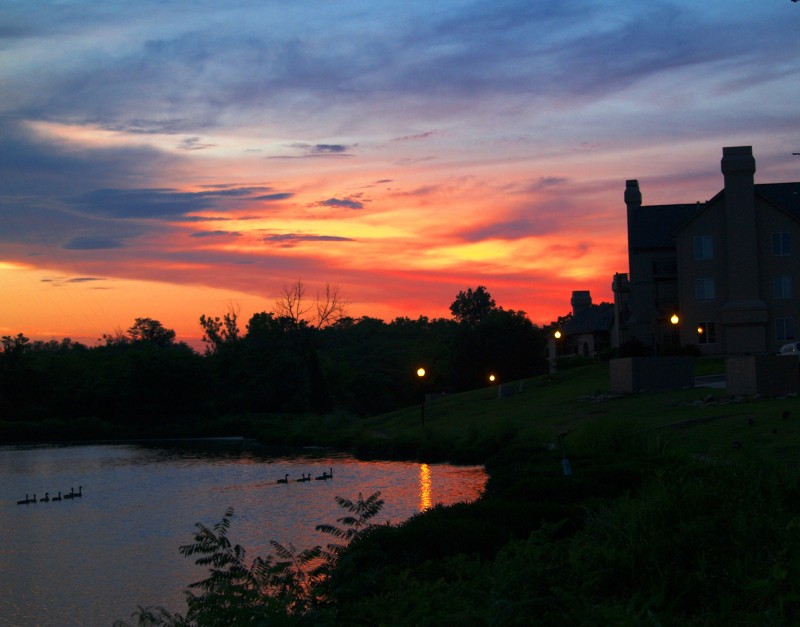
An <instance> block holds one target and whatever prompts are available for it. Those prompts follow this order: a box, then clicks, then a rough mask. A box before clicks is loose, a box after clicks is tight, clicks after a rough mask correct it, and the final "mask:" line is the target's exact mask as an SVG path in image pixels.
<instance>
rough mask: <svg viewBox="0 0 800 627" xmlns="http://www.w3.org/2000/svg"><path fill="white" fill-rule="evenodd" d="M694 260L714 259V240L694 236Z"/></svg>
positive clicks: (709, 237)
mask: <svg viewBox="0 0 800 627" xmlns="http://www.w3.org/2000/svg"><path fill="white" fill-rule="evenodd" d="M787 235H788V234H787ZM694 258H695V259H698V260H700V259H713V258H714V240H713V239H712V237H711V236H710V235H695V236H694Z"/></svg>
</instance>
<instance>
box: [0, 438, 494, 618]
mask: <svg viewBox="0 0 800 627" xmlns="http://www.w3.org/2000/svg"><path fill="white" fill-rule="evenodd" d="M331 468H333V478H332V479H330V480H327V481H315V480H313V479H312V481H309V482H296V481H294V480H295V479H298V478H300V477H301V476H302V475H303V474H306V475H307V474H309V473H310V474H311V475H312V478H313V477H316V476H318V475H321V474H322V473H323V471H329V470H330V469H331ZM286 474H288V475H289V482H288V483H286V484H276V481H277V479H279V478H282V477H284V476H285V475H286ZM0 478H2V485H3V487H4V494H3V495H2V498H3V500H4V502H3V503H1V504H0V529H2V530H3V534H4V537H3V542H2V544H1V545H0V590H2V591H3V593H2V594H0V617H2V618H0V623H4V621H7V624H17V625H28V624H36V625H43V626H47V625H68V624H110V623H111V622H113V621H114V620H115V619H126V618H127V617H128V616H129V615H130V612H132V611H133V610H134V609H135V608H136V605H138V604H141V605H145V606H146V605H164V606H166V607H167V608H168V609H170V610H171V611H181V612H183V611H185V606H184V601H183V594H182V591H183V589H184V587H185V586H186V585H187V584H189V583H191V582H193V581H197V580H198V579H200V578H202V577H203V576H204V574H205V572H204V571H203V570H202V569H199V568H198V567H196V566H195V565H194V564H193V563H192V561H191V560H189V559H185V558H182V557H180V555H179V553H178V547H179V546H180V545H181V544H186V543H187V542H190V541H191V535H192V532H193V531H194V524H195V523H196V522H202V523H203V524H206V525H213V524H215V523H217V522H219V520H220V519H221V517H222V514H223V513H224V512H225V510H226V509H227V508H228V507H229V506H233V507H234V508H235V511H236V514H235V517H234V519H233V521H232V527H231V531H230V537H231V539H232V540H233V541H234V542H236V543H239V544H241V545H242V546H244V547H245V548H246V549H247V554H248V559H252V558H254V557H256V556H258V555H261V556H266V555H267V554H269V553H271V552H272V551H273V549H272V547H271V545H270V544H269V541H270V540H273V539H274V540H277V541H278V542H280V543H281V544H284V545H286V544H288V543H292V544H293V545H294V546H296V547H297V548H298V549H300V550H302V549H304V548H310V547H312V546H314V545H316V544H325V543H327V542H329V541H330V538H329V537H328V536H324V535H323V534H320V533H318V532H316V531H315V529H314V527H315V526H316V525H318V524H322V523H332V524H333V523H335V521H336V519H337V518H340V517H341V516H342V515H343V512H342V510H341V509H340V508H339V507H338V506H337V504H336V502H335V497H336V496H342V497H345V498H348V499H355V498H357V495H358V493H359V492H360V493H362V494H363V495H364V497H365V498H366V497H367V496H369V495H370V494H372V493H373V492H376V491H380V492H381V498H383V499H384V500H385V506H384V509H383V510H382V512H381V515H380V517H379V519H378V520H376V521H375V522H383V521H390V522H394V523H397V522H401V521H403V520H405V519H407V518H409V517H410V516H412V515H413V514H415V513H416V512H418V511H422V510H424V509H427V508H429V507H431V506H432V505H434V504H436V503H446V504H447V503H454V502H458V501H464V500H473V499H474V498H476V497H477V496H478V495H479V494H480V492H481V491H482V490H483V487H484V484H485V474H484V472H483V469H482V468H480V467H456V466H448V465H439V464H431V465H428V464H422V465H420V464H414V463H405V462H362V461H359V460H356V459H353V458H352V457H349V456H345V455H337V456H321V455H320V454H319V453H316V454H306V455H296V456H293V457H272V456H269V455H268V453H267V452H265V451H263V450H260V449H251V448H248V447H246V446H244V445H243V444H242V443H237V444H235V445H234V446H233V447H232V448H227V449H225V450H223V451H215V450H202V451H198V450H196V449H192V448H191V447H186V446H181V447H175V446H171V447H169V448H164V447H155V446H149V447H142V446H133V445H113V446H75V447H60V448H56V447H30V448H18V447H0ZM79 485H80V486H83V498H81V499H73V500H67V501H63V502H57V503H54V502H50V503H38V504H36V505H17V504H16V501H17V500H19V499H21V498H23V497H24V495H25V494H26V493H29V494H33V493H34V492H36V493H38V494H40V495H41V494H44V493H45V492H48V491H49V492H50V494H51V495H52V494H55V493H57V492H58V491H59V490H61V491H62V493H63V492H65V491H69V489H70V486H75V489H77V486H79Z"/></svg>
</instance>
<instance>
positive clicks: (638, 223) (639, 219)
mask: <svg viewBox="0 0 800 627" xmlns="http://www.w3.org/2000/svg"><path fill="white" fill-rule="evenodd" d="M704 206H705V205H704V204H701V203H699V202H698V203H690V204H681V205H646V206H642V207H637V208H636V209H634V210H633V211H631V212H629V214H628V247H629V248H632V249H648V248H675V242H674V239H673V238H674V235H675V232H676V231H677V230H678V229H679V228H680V227H681V226H682V225H684V224H685V223H686V222H688V221H689V220H691V219H692V218H693V217H694V216H696V215H697V214H699V213H700V212H701V211H702V210H703V208H704Z"/></svg>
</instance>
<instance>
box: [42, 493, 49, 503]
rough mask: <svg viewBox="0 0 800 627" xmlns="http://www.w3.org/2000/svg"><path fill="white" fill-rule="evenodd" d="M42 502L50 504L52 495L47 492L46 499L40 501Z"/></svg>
mask: <svg viewBox="0 0 800 627" xmlns="http://www.w3.org/2000/svg"><path fill="white" fill-rule="evenodd" d="M40 500H41V502H42V503H49V502H50V493H49V492H45V493H44V498H43V499H40Z"/></svg>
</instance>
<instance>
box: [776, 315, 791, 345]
mask: <svg viewBox="0 0 800 627" xmlns="http://www.w3.org/2000/svg"><path fill="white" fill-rule="evenodd" d="M775 339H776V340H793V339H794V318H777V319H776V320H775Z"/></svg>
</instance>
